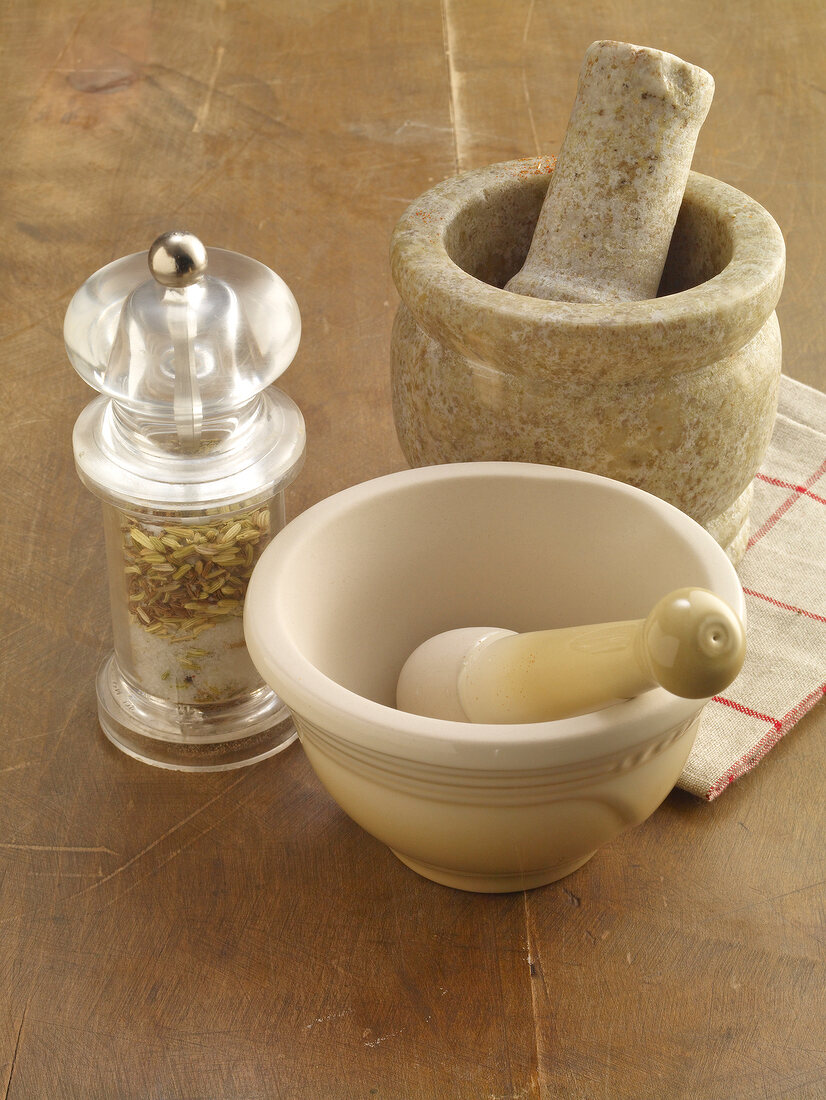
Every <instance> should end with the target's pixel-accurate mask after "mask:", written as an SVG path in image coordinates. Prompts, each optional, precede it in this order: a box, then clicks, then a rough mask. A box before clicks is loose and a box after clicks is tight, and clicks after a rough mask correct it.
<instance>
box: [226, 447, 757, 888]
mask: <svg viewBox="0 0 826 1100" xmlns="http://www.w3.org/2000/svg"><path fill="white" fill-rule="evenodd" d="M684 583H687V584H698V585H702V586H704V587H708V588H711V589H713V590H714V591H716V592H717V593H718V594H719V595H721V596H722V597H723V598H724V599H726V600H728V601H729V603H731V604H732V606H733V607H734V608H735V610H736V611H737V612H738V613H740V614H741V615H742V614H743V612H744V603H743V595H742V589H741V588H740V584H739V581H738V580H737V576H736V574H735V572H734V569H733V568H732V566H731V564H730V562H729V561H728V560H727V558H726V556H725V554H724V552H723V551H722V550H721V549H720V547H719V546H718V545H717V544H716V543H715V542H714V541H713V539H712V538H711V537H710V536H709V535H708V534H707V533H706V532H705V531H704V530H702V528H700V527H699V526H698V525H697V524H696V523H694V521H692V520H691V519H690V518H689V517H688V516H686V515H684V514H683V513H681V512H679V511H678V510H677V509H675V508H673V507H672V506H670V505H668V504H666V503H665V502H664V501H662V500H659V499H657V498H655V497H653V496H651V495H649V494H647V493H643V492H641V491H639V490H637V489H634V488H632V487H630V486H627V485H624V484H620V483H618V482H614V481H609V480H608V479H605V478H602V477H597V476H595V475H591V474H587V473H582V472H579V471H571V470H560V469H555V468H552V467H548V466H544V465H539V464H525V463H504V462H493V463H459V464H455V465H443V466H435V467H428V468H423V469H417V470H406V471H402V472H401V473H398V474H390V475H387V476H386V477H382V478H378V479H376V480H374V481H371V482H366V483H365V484H362V485H358V486H355V487H353V488H351V489H346V490H344V491H343V492H341V493H338V494H336V495H335V496H333V497H330V498H328V499H327V500H325V501H322V502H321V503H319V504H317V505H315V506H314V507H313V508H310V509H309V510H308V511H307V512H305V513H303V514H302V515H301V516H299V517H298V518H297V519H295V520H293V521H292V523H290V524H289V525H288V526H287V527H286V528H285V529H284V531H282V532H280V533H279V535H278V536H277V537H276V538H275V539H274V540H273V543H272V544H271V547H270V548H268V549H267V551H265V553H264V555H262V558H261V561H260V563H259V565H258V566H256V570H255V572H254V573H253V576H252V579H251V581H250V587H249V591H248V595H247V600H246V605H245V632H246V639H247V646H248V649H249V652H250V654H251V656H252V658H253V661H254V662H255V664H256V665H257V667H258V669H259V671H260V673H261V675H262V676H263V677H264V679H265V680H266V681H267V682H268V683H269V684H270V685H271V686H272V687H273V688H274V689H275V690H276V691H277V692H278V694H279V696H280V697H281V698H282V699H284V701H285V702H286V703H287V705H288V706H289V708H290V710H291V711H292V713H293V715H294V718H295V722H296V727H297V729H298V731H299V737H300V738H301V741H302V744H303V746H304V750H305V751H306V753H307V756H308V758H309V760H310V762H311V764H312V765H313V768H314V769H315V771H316V772H317V774H318V776H319V778H320V779H321V781H322V782H323V784H324V785H325V786H326V788H327V789H328V791H329V792H330V794H331V795H332V796H333V798H334V799H335V800H336V801H337V802H338V803H339V805H340V806H341V807H342V808H343V809H344V810H345V811H346V812H347V813H348V814H349V815H350V816H351V817H352V818H353V819H354V820H355V821H357V822H358V823H359V824H361V825H362V826H363V827H364V828H365V829H366V830H367V831H368V832H370V833H372V834H373V835H374V836H376V837H378V838H379V839H380V840H382V841H383V842H384V843H386V844H387V845H388V846H389V847H390V848H391V849H392V850H393V851H394V852H395V853H396V854H397V855H398V856H399V857H400V858H401V859H402V860H403V861H404V862H406V863H407V864H408V865H409V866H411V867H413V868H414V869H416V870H417V871H419V872H420V873H422V874H424V875H426V876H427V877H429V878H431V879H434V880H435V881H438V882H442V883H445V884H448V885H453V886H459V887H461V888H464V889H473V890H490V891H500V890H511V889H521V888H527V887H531V886H536V885H540V884H542V883H544V882H549V881H553V880H554V879H555V878H558V877H560V876H561V875H563V874H567V873H568V872H569V871H570V870H571V869H573V868H574V867H575V866H579V865H581V864H582V863H583V862H584V861H585V859H587V858H588V857H589V856H590V855H591V854H593V852H594V850H595V849H596V848H597V847H599V846H600V845H601V844H604V843H606V842H607V841H608V840H610V839H611V838H612V837H614V836H616V835H617V833H619V832H620V831H622V830H623V829H625V828H627V827H628V826H630V825H633V824H635V823H638V822H640V821H642V820H643V819H644V818H645V817H647V816H648V815H649V814H650V813H651V812H652V811H653V810H654V809H655V808H656V806H657V805H659V803H660V802H661V801H662V799H663V798H664V797H665V796H666V794H667V793H668V791H669V790H670V789H671V787H672V786H673V784H674V782H675V781H676V779H677V777H678V776H679V773H680V771H681V769H682V767H683V764H684V763H685V760H686V758H687V756H688V753H689V751H690V748H691V745H692V743H693V740H694V736H695V733H696V728H697V721H698V715H699V713H700V711H701V709H702V706H703V703H704V701H703V700H687V699H677V698H676V697H675V696H672V695H669V693H667V692H665V691H664V690H663V689H656V690H654V691H652V692H648V693H646V694H645V695H644V696H641V697H639V698H636V699H632V700H629V701H627V702H624V703H622V704H619V705H614V706H611V707H607V708H606V709H604V710H602V711H599V712H596V713H593V714H588V715H582V716H579V717H576V718H570V719H565V720H563V721H559V722H544V723H526V724H524V725H512V726H503V725H498V726H497V725H474V724H469V723H458V722H442V721H438V720H436V719H431V718H423V717H420V716H418V715H413V714H406V713H402V712H400V711H398V710H396V709H394V707H393V705H392V704H393V699H394V688H395V682H396V678H397V677H398V673H399V670H400V668H401V665H402V664H403V662H404V659H405V658H406V656H407V655H408V654H409V653H410V652H411V651H412V649H414V648H415V646H416V645H418V644H419V643H420V642H421V641H423V640H424V638H426V637H428V636H430V635H432V634H434V633H437V632H439V631H440V630H442V629H448V628H450V627H454V626H457V625H500V624H501V625H505V626H512V627H513V628H514V629H517V630H530V629H537V628H539V627H540V626H541V625H551V626H553V625H566V624H569V623H571V622H576V621H580V622H582V621H598V620H599V619H600V618H608V619H622V618H637V617H640V616H642V615H643V614H645V613H646V611H647V610H648V609H649V606H648V605H649V604H652V605H653V602H654V601H655V600H656V599H657V598H659V596H660V595H662V594H664V593H665V592H666V591H669V590H670V589H671V588H673V587H679V586H681V585H682V584H684ZM601 610H603V611H605V612H606V614H605V615H600V611H601ZM466 620H469V621H466Z"/></svg>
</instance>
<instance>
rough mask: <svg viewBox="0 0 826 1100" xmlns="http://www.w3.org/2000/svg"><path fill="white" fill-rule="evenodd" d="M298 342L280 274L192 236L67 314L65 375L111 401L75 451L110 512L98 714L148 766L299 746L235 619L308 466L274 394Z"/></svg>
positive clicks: (238, 758)
mask: <svg viewBox="0 0 826 1100" xmlns="http://www.w3.org/2000/svg"><path fill="white" fill-rule="evenodd" d="M147 262H148V266H147ZM300 335H301V319H300V315H299V312H298V306H297V304H296V302H295V299H294V298H293V295H292V294H291V292H290V290H289V288H288V287H287V285H286V284H285V283H284V282H283V281H282V280H281V279H280V278H279V277H278V276H277V275H276V274H275V273H274V272H273V271H271V270H270V269H269V268H267V267H265V266H264V265H263V264H260V263H258V262H257V261H255V260H252V259H250V258H249V257H247V256H241V255H239V254H237V253H234V252H227V251H225V250H223V249H218V248H210V249H209V253H208V254H207V251H206V249H205V248H204V247H203V245H202V244H201V242H200V241H199V240H198V239H197V238H196V237H194V236H192V235H191V234H186V233H169V234H165V235H164V236H163V237H160V238H158V240H157V241H156V242H155V243H154V244H153V246H152V248H151V249H150V250H149V252H148V253H146V252H141V253H136V254H134V255H131V256H125V257H123V258H122V259H120V260H116V261H115V262H114V263H111V264H109V265H108V266H107V267H104V268H102V269H101V270H100V271H98V272H97V273H96V274H95V275H93V276H92V277H91V278H90V279H89V280H88V281H87V282H86V283H84V285H83V286H82V287H81V288H80V290H78V292H77V293H76V294H75V296H74V298H73V299H72V301H71V303H70V305H69V308H68V311H67V313H66V320H65V326H64V336H65V340H66V349H67V351H68V354H69V358H70V360H71V362H72V365H73V366H74V368H75V369H76V370H77V372H78V373H79V374H80V375H81V377H82V378H83V379H84V380H85V381H86V382H88V383H89V385H90V386H92V387H94V389H96V390H99V391H100V394H101V396H100V397H98V398H96V399H95V400H94V401H93V402H92V403H91V404H90V405H89V406H88V407H87V408H86V409H85V410H84V411H83V412H82V413H81V415H80V417H79V418H78V420H77V423H76V425H75V430H74V437H73V443H74V453H75V463H76V466H77V470H78V474H79V476H80V478H81V480H82V481H83V482H84V484H85V485H86V486H87V487H88V488H89V489H91V491H92V492H93V493H95V494H96V495H97V496H98V497H100V499H101V500H102V501H103V512H104V530H105V545H106V557H107V565H108V577H109V589H110V598H111V606H112V624H113V634H114V653H113V654H112V655H111V656H110V657H109V658H108V659H107V660H106V661H104V663H103V665H102V666H101V668H100V670H99V673H98V677H97V696H98V715H99V718H100V723H101V726H102V727H103V730H104V732H105V733H106V735H107V737H109V739H110V740H111V741H112V742H114V744H116V745H117V746H118V747H119V748H121V749H122V750H123V751H124V752H126V753H128V754H129V755H131V756H134V757H137V758H138V759H140V760H143V761H146V762H147V763H150V764H155V765H158V766H160V767H166V768H175V769H180V770H196V771H219V770H223V769H226V768H236V767H241V766H243V765H245V764H251V763H254V762H255V761H257V760H261V759H264V758H265V757H268V756H272V755H273V754H274V753H277V752H279V751H280V750H281V749H283V748H286V746H287V745H288V744H290V743H291V742H292V741H293V740H294V738H295V731H294V729H293V725H292V721H291V718H290V715H289V712H288V711H287V709H286V707H285V706H284V704H283V702H282V701H281V699H280V698H279V697H278V696H277V695H276V694H275V692H273V691H272V690H271V689H270V688H269V687H267V686H266V685H265V684H264V683H263V682H262V680H261V678H260V677H259V676H258V673H257V672H256V670H255V668H254V667H253V664H252V661H251V660H250V658H249V655H248V653H247V649H246V645H245V642H244V630H243V618H242V612H243V606H244V597H245V594H246V588H247V582H248V580H249V577H250V574H251V572H252V569H253V566H254V565H255V563H256V561H257V560H258V558H259V557H260V555H261V553H262V551H263V549H264V547H265V546H266V545H267V543H268V542H269V541H270V539H271V538H272V537H273V536H274V535H275V534H276V532H277V531H278V530H279V529H280V528H281V527H283V526H284V522H285V516H284V491H285V489H286V487H287V486H288V485H289V484H290V482H291V481H292V480H293V479H294V478H295V476H296V475H297V473H298V472H299V470H300V468H301V465H302V462H303V458H304V449H305V432H304V420H303V417H302V415H301V412H300V411H299V409H298V407H297V406H296V405H295V403H294V402H293V401H292V400H290V398H289V397H287V396H286V394H284V393H281V392H280V391H279V390H277V389H275V388H274V387H272V386H271V385H270V383H272V382H273V381H274V380H275V379H276V378H277V377H278V376H279V375H280V374H281V373H282V372H283V371H284V370H285V369H286V368H287V367H288V366H289V364H290V362H291V360H292V358H293V356H294V355H295V352H296V349H297V348H298V343H299V339H300Z"/></svg>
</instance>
